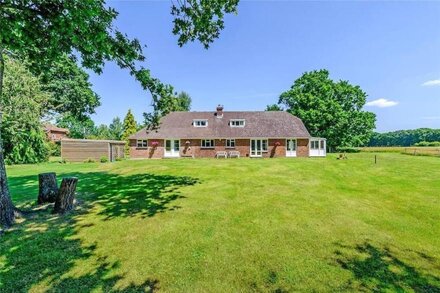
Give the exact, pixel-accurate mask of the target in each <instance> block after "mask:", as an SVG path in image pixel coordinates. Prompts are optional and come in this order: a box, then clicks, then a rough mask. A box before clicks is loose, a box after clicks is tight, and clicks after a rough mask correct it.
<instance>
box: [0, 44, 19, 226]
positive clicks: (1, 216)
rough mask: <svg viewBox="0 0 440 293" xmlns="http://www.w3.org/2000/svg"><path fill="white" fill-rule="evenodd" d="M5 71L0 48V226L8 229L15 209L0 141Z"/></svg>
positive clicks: (12, 220) (12, 221)
mask: <svg viewBox="0 0 440 293" xmlns="http://www.w3.org/2000/svg"><path fill="white" fill-rule="evenodd" d="M4 71H5V60H4V59H3V49H2V48H0V226H2V227H4V228H8V227H10V226H12V224H14V221H15V215H14V210H15V207H14V205H13V204H12V200H11V196H10V194H9V188H8V178H7V176H6V168H5V158H4V157H3V142H2V139H1V119H2V117H1V116H2V115H1V110H2V109H1V108H2V105H1V101H2V100H1V97H2V91H3V73H4Z"/></svg>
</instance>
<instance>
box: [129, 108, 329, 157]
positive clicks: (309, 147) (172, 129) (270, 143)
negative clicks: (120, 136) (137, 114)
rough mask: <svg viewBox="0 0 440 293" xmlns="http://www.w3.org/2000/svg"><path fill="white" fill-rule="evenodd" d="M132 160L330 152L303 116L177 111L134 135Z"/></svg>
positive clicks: (217, 110)
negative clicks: (149, 129) (305, 122)
mask: <svg viewBox="0 0 440 293" xmlns="http://www.w3.org/2000/svg"><path fill="white" fill-rule="evenodd" d="M129 146H130V157H131V158H168V157H193V158H194V157H196V158H198V157H210V158H213V157H215V156H216V155H218V154H219V153H223V154H224V153H225V152H226V153H227V154H232V153H235V154H238V153H239V155H240V156H241V157H309V156H310V157H311V156H325V155H326V140H325V139H323V138H313V137H311V136H310V134H309V132H308V131H307V129H306V127H305V126H304V124H303V122H302V121H301V119H299V118H298V117H295V116H293V115H291V114H289V113H287V112H281V111H279V112H276V111H260V112H245V111H244V112H228V111H223V106H218V107H217V109H216V111H213V112H172V113H170V114H168V115H166V116H164V117H163V118H162V119H161V120H160V125H159V128H158V129H157V130H153V131H147V129H142V130H140V131H138V132H137V133H135V134H133V135H132V136H130V137H129Z"/></svg>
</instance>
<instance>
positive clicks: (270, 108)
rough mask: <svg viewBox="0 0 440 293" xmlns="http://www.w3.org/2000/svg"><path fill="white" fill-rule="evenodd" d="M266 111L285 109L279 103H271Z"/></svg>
mask: <svg viewBox="0 0 440 293" xmlns="http://www.w3.org/2000/svg"><path fill="white" fill-rule="evenodd" d="M265 111H284V110H283V108H282V107H281V106H280V105H278V104H271V105H267V106H266V110H265Z"/></svg>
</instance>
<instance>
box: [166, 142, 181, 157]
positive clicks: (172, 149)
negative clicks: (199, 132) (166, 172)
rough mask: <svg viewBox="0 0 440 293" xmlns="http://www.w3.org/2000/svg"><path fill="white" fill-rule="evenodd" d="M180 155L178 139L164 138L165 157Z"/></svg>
mask: <svg viewBox="0 0 440 293" xmlns="http://www.w3.org/2000/svg"><path fill="white" fill-rule="evenodd" d="M179 156H180V140H178V139H167V140H165V157H179Z"/></svg>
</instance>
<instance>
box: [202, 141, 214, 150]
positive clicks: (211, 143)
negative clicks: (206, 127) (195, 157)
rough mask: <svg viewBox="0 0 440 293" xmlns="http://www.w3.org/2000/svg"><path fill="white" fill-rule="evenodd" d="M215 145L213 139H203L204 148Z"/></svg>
mask: <svg viewBox="0 0 440 293" xmlns="http://www.w3.org/2000/svg"><path fill="white" fill-rule="evenodd" d="M214 146H215V144H214V140H213V139H202V149H208V148H213V147H214Z"/></svg>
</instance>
